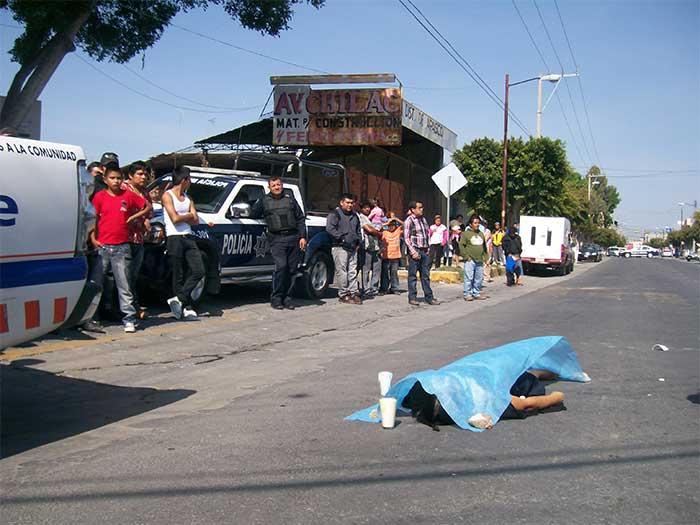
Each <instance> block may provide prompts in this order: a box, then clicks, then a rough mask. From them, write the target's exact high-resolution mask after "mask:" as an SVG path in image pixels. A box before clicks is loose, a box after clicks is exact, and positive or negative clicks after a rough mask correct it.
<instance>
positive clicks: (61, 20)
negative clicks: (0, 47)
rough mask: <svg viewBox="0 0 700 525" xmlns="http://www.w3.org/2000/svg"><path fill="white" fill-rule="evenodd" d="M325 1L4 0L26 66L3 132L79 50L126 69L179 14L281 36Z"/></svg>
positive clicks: (15, 54)
mask: <svg viewBox="0 0 700 525" xmlns="http://www.w3.org/2000/svg"><path fill="white" fill-rule="evenodd" d="M302 2H306V3H308V4H311V5H312V6H314V7H316V8H319V7H321V6H322V5H323V4H324V2H325V0H0V9H6V10H9V11H10V12H11V14H12V17H13V18H14V19H15V21H17V22H18V23H20V24H21V25H22V26H23V28H24V32H23V33H22V34H21V35H20V36H19V37H17V39H16V40H15V42H14V46H13V47H12V49H11V50H10V55H11V57H12V60H13V61H15V62H17V63H19V64H20V69H19V71H18V72H17V74H16V75H15V77H14V79H13V80H12V83H11V85H10V87H9V89H8V91H7V98H6V99H5V104H4V106H3V109H2V113H0V129H2V128H10V129H16V128H17V127H19V125H20V124H21V123H22V121H23V120H24V118H25V117H26V116H27V114H28V112H29V110H30V109H31V107H32V104H33V103H34V102H35V101H36V100H37V99H38V98H39V95H41V92H42V91H43V90H44V88H45V87H46V85H47V84H48V82H49V80H50V79H51V76H52V75H53V74H54V73H55V72H56V70H57V69H58V66H59V65H60V64H61V61H62V60H63V58H64V57H65V56H66V55H67V54H68V53H71V52H73V51H74V50H75V48H76V47H78V48H80V49H81V50H82V51H84V52H85V53H87V54H88V55H89V56H91V57H92V58H94V59H95V60H98V61H103V60H109V61H113V62H117V63H120V64H122V63H125V62H128V61H129V60H130V59H132V58H133V57H134V56H136V55H137V54H139V53H141V52H143V51H145V50H146V49H148V48H150V47H151V46H152V45H154V44H155V43H156V42H157V41H158V40H159V39H160V37H161V36H162V34H163V32H164V31H165V29H166V28H167V27H168V25H169V24H170V23H171V21H172V19H173V18H174V17H175V15H177V14H178V13H179V12H187V11H190V10H193V9H207V7H209V6H221V7H222V8H223V9H224V11H225V12H226V13H227V14H228V15H229V16H230V17H231V18H232V19H234V20H237V21H238V22H239V23H240V24H241V25H242V26H243V27H245V28H247V29H253V30H256V31H260V32H261V33H262V34H267V35H278V34H279V33H280V31H283V30H285V29H288V28H289V25H288V24H289V21H290V20H291V18H292V14H293V10H292V8H293V6H294V4H299V3H302Z"/></svg>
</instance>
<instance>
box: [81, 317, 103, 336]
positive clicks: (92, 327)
mask: <svg viewBox="0 0 700 525" xmlns="http://www.w3.org/2000/svg"><path fill="white" fill-rule="evenodd" d="M80 329H81V330H82V331H83V332H92V333H93V334H104V333H105V329H104V327H103V326H102V325H101V324H100V323H99V322H98V321H95V320H94V319H89V320H87V321H85V322H84V323H83V324H82V325H80Z"/></svg>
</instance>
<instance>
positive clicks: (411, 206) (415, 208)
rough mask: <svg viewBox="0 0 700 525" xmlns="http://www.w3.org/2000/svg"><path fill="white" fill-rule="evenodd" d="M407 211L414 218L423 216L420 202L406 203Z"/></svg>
mask: <svg viewBox="0 0 700 525" xmlns="http://www.w3.org/2000/svg"><path fill="white" fill-rule="evenodd" d="M408 211H410V212H411V213H412V214H413V215H414V216H415V217H422V216H423V203H422V202H421V201H411V202H409V203H408Z"/></svg>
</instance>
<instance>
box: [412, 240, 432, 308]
mask: <svg viewBox="0 0 700 525" xmlns="http://www.w3.org/2000/svg"><path fill="white" fill-rule="evenodd" d="M418 254H419V255H420V259H418V260H416V259H414V258H413V257H411V255H410V253H409V256H408V300H409V301H411V300H413V301H415V300H416V299H417V298H418V277H417V274H418V272H420V284H421V287H422V288H423V294H424V295H425V300H426V301H432V300H433V289H432V288H431V287H430V262H431V261H430V255H428V252H427V250H425V251H424V250H418Z"/></svg>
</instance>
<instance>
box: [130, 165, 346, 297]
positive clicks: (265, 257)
mask: <svg viewBox="0 0 700 525" xmlns="http://www.w3.org/2000/svg"><path fill="white" fill-rule="evenodd" d="M188 167H189V168H190V179H191V185H190V189H189V191H188V194H189V196H190V198H191V199H192V200H193V201H194V204H195V206H196V208H197V214H198V215H199V222H200V223H199V225H197V226H193V227H192V230H193V234H194V235H195V236H196V241H197V245H198V246H199V249H200V251H201V252H202V258H203V260H204V265H205V268H206V272H205V277H204V278H203V279H202V281H200V283H199V285H198V286H197V287H196V288H195V290H194V291H193V292H192V298H193V299H194V300H195V302H196V301H199V300H200V299H201V297H202V296H203V295H204V293H209V294H212V295H213V294H217V293H219V290H220V284H221V283H235V284H242V283H252V282H271V280H272V272H273V270H274V263H273V260H272V255H271V254H270V249H269V243H268V239H267V234H266V226H265V221H264V219H263V218H262V217H253V216H252V209H253V205H254V204H255V202H256V201H257V200H258V199H260V198H261V197H262V196H264V195H265V193H266V192H267V191H268V189H267V178H266V177H263V176H261V175H260V174H259V173H256V172H250V171H240V170H227V169H218V168H202V167H195V166H188ZM283 180H284V191H285V193H288V194H291V195H292V196H293V197H294V198H295V199H296V200H297V202H298V203H299V205H300V206H301V209H302V210H303V211H304V212H305V213H306V227H307V238H308V240H309V243H308V245H307V249H306V253H305V255H304V259H303V264H302V265H301V266H300V267H299V268H298V269H297V273H296V275H295V284H294V287H295V288H294V290H295V292H296V293H298V294H302V295H305V296H306V297H309V298H312V299H316V298H319V297H321V296H322V295H323V293H324V292H325V291H326V289H327V288H328V285H329V284H330V283H331V281H332V276H333V263H332V258H331V255H330V248H331V246H330V237H329V236H328V234H327V233H326V231H325V225H326V219H325V216H322V214H315V215H314V214H311V213H309V212H308V211H307V210H306V208H305V206H304V199H303V198H302V195H301V192H300V189H299V185H298V180H297V179H289V180H288V179H283ZM170 181H171V175H170V174H168V175H165V176H163V177H160V178H158V179H156V180H155V181H154V182H153V183H152V184H151V185H150V186H149V188H150V189H153V188H155V187H158V188H160V190H161V192H164V191H165V190H166V189H167V188H168V187H169V183H170ZM163 213H164V210H163V209H162V207H160V206H159V205H157V204H156V205H154V216H153V218H152V219H151V234H150V237H149V242H147V244H146V247H145V255H144V262H143V266H142V268H141V274H140V276H139V288H140V290H142V292H146V293H149V292H150V293H149V295H151V297H154V296H156V297H158V298H160V299H162V298H164V297H165V296H166V295H167V296H170V295H171V294H170V290H171V289H172V284H171V279H172V277H171V276H172V274H171V271H170V266H169V261H168V257H167V255H166V244H165V235H164V225H163Z"/></svg>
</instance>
